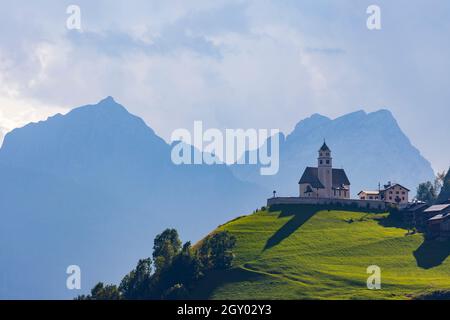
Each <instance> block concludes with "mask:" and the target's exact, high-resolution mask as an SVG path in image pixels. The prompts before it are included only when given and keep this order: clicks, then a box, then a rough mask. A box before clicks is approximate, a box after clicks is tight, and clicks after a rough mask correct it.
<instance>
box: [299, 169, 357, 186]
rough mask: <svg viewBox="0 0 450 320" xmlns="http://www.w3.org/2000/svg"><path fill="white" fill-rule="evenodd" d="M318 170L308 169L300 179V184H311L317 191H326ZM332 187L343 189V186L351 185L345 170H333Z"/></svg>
mask: <svg viewBox="0 0 450 320" xmlns="http://www.w3.org/2000/svg"><path fill="white" fill-rule="evenodd" d="M318 171H319V170H318V169H317V168H315V167H307V168H306V169H305V171H304V172H303V175H302V177H301V178H300V181H299V182H298V183H299V184H304V183H309V184H310V185H311V186H312V187H313V188H315V189H324V188H325V187H324V186H323V184H322V183H321V182H320V180H319V177H318V176H319V175H318ZM332 174H333V176H332V181H333V182H332V187H333V188H342V186H343V185H350V181H349V180H348V178H347V175H346V173H345V171H344V169H333V173H332Z"/></svg>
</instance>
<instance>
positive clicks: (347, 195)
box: [331, 185, 350, 199]
mask: <svg viewBox="0 0 450 320" xmlns="http://www.w3.org/2000/svg"><path fill="white" fill-rule="evenodd" d="M345 187H346V188H347V189H348V190H347V191H345V192H344V191H343V190H341V195H339V190H332V191H331V197H332V198H335V199H350V186H349V185H345ZM335 193H336V194H335Z"/></svg>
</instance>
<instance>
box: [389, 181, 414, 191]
mask: <svg viewBox="0 0 450 320" xmlns="http://www.w3.org/2000/svg"><path fill="white" fill-rule="evenodd" d="M395 186H399V187H402V188H403V189H405V190H407V191H411V190H409V189H408V188H406V187H404V186H402V185H401V184H400V183H393V184H392V185H390V186H389V187H386V188H384V190H385V191H386V190H389V189H391V188H393V187H395Z"/></svg>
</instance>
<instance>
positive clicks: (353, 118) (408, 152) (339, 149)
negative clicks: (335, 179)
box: [232, 109, 434, 196]
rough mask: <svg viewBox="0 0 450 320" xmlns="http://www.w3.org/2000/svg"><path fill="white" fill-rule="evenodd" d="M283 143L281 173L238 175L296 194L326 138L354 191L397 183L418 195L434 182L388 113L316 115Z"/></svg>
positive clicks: (242, 170)
mask: <svg viewBox="0 0 450 320" xmlns="http://www.w3.org/2000/svg"><path fill="white" fill-rule="evenodd" d="M279 139H280V170H279V172H278V173H277V174H276V175H273V176H261V175H259V173H258V168H257V167H251V166H241V165H234V166H233V167H232V170H233V173H234V174H235V176H237V177H239V178H240V179H241V180H242V181H247V182H252V183H256V184H258V185H261V186H264V187H266V188H267V187H269V188H271V189H273V190H276V191H277V193H278V195H284V196H292V195H295V196H297V195H298V181H299V178H300V177H301V175H302V172H303V170H304V168H305V167H307V166H317V156H318V150H319V148H320V146H321V145H322V144H323V142H324V140H326V143H327V145H328V146H329V147H330V149H331V152H332V157H333V167H335V168H343V169H345V171H346V173H347V176H348V178H349V180H350V182H351V193H352V195H353V196H356V195H357V193H358V192H359V191H361V190H378V186H379V184H380V185H381V186H383V184H385V183H387V182H389V181H391V182H397V183H400V184H402V185H404V186H405V187H407V188H409V189H410V190H411V195H412V196H414V195H415V191H416V187H417V186H418V184H419V183H420V182H423V181H428V180H433V177H434V172H433V169H432V168H431V164H430V163H429V161H428V160H426V159H425V158H424V157H423V156H422V155H421V154H420V152H419V150H417V149H416V148H415V147H414V146H413V145H412V144H411V142H410V140H409V139H408V137H407V136H406V135H405V134H404V133H403V132H402V130H401V129H400V127H399V125H398V123H397V121H396V120H395V118H394V117H393V115H392V114H391V112H390V111H388V110H384V109H382V110H379V111H376V112H372V113H366V112H364V111H362V110H361V111H357V112H353V113H350V114H346V115H343V116H341V117H339V118H336V119H330V118H328V117H325V116H322V115H319V114H314V115H312V116H311V117H309V118H307V119H304V120H302V121H300V122H299V123H298V124H297V125H296V126H295V129H294V130H293V131H292V132H291V133H290V134H289V135H287V136H286V137H285V136H284V135H282V134H280V136H279Z"/></svg>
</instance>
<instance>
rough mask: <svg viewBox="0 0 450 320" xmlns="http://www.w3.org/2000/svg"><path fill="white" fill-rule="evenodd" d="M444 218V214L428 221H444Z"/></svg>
mask: <svg viewBox="0 0 450 320" xmlns="http://www.w3.org/2000/svg"><path fill="white" fill-rule="evenodd" d="M443 218H444V215H443V214H437V215H435V216H434V217H432V218H430V219H428V221H435V220H442V219H443Z"/></svg>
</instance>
